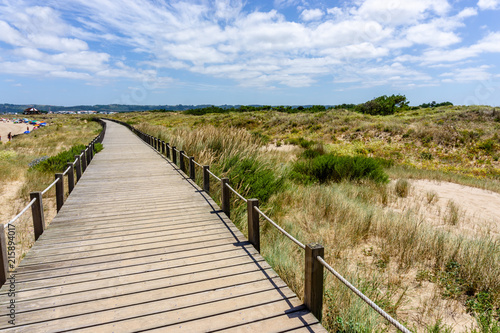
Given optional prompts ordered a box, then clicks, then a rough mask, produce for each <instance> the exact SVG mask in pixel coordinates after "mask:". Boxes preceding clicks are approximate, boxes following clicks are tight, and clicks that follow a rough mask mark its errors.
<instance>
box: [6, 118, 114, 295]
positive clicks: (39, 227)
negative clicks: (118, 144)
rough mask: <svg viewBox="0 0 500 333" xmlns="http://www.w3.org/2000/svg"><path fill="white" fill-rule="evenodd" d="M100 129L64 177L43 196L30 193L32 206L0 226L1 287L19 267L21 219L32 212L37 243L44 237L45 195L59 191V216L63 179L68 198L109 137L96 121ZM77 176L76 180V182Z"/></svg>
mask: <svg viewBox="0 0 500 333" xmlns="http://www.w3.org/2000/svg"><path fill="white" fill-rule="evenodd" d="M97 121H98V122H99V123H100V124H101V126H102V131H101V132H100V133H99V134H98V135H97V136H96V137H95V138H94V139H93V140H92V141H91V142H90V143H89V144H88V145H87V146H86V147H85V149H84V150H82V152H81V153H80V155H75V160H74V161H73V162H68V164H67V168H66V170H64V172H63V173H56V174H55V180H54V181H53V182H52V184H50V185H49V186H47V188H45V190H43V191H41V192H31V193H30V202H29V203H28V204H27V205H26V207H24V208H23V209H22V210H21V212H20V213H19V214H17V215H16V216H15V217H14V218H13V219H12V220H10V221H9V222H8V223H6V224H3V223H0V252H1V254H0V286H2V285H3V284H4V283H5V281H6V280H7V279H8V278H9V275H10V273H12V270H13V269H14V268H15V267H16V256H15V251H14V249H15V239H14V238H15V236H14V235H15V226H14V222H16V221H17V220H18V219H19V218H20V217H21V216H23V215H24V213H26V212H27V211H28V210H29V209H30V208H31V214H32V218H33V230H34V233H35V241H36V240H37V239H38V238H39V237H40V236H41V235H42V233H43V231H44V230H45V228H46V225H45V215H44V212H43V195H44V194H45V193H47V192H48V191H49V190H50V189H51V188H52V187H54V186H55V189H56V207H57V212H59V210H61V208H62V206H63V204H64V176H67V181H68V194H70V193H71V192H72V191H73V189H74V187H75V184H76V182H78V181H79V180H80V178H81V177H82V173H83V172H85V170H86V169H87V166H88V165H89V164H90V162H91V161H92V159H93V158H94V145H95V144H96V143H97V142H99V143H102V140H103V139H104V135H105V134H106V123H105V122H104V121H102V120H100V119H98V120H97ZM75 173H76V180H75ZM6 228H7V237H6V236H5V229H6Z"/></svg>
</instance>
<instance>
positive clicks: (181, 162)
mask: <svg viewBox="0 0 500 333" xmlns="http://www.w3.org/2000/svg"><path fill="white" fill-rule="evenodd" d="M179 168H180V169H181V170H182V172H184V173H186V164H185V163H184V150H181V151H180V152H179Z"/></svg>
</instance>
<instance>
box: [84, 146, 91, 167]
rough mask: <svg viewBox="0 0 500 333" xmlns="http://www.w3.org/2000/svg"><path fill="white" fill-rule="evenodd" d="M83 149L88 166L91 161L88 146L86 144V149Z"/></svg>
mask: <svg viewBox="0 0 500 333" xmlns="http://www.w3.org/2000/svg"><path fill="white" fill-rule="evenodd" d="M85 151H86V153H87V166H89V164H90V161H91V159H90V147H89V146H87V149H86V150H85Z"/></svg>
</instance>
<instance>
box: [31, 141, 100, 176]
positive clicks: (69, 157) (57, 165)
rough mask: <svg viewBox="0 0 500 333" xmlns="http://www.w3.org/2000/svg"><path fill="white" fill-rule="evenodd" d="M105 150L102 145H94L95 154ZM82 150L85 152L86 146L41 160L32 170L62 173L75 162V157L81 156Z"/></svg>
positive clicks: (72, 148)
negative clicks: (68, 165)
mask: <svg viewBox="0 0 500 333" xmlns="http://www.w3.org/2000/svg"><path fill="white" fill-rule="evenodd" d="M102 149H103V146H102V144H100V143H96V144H95V145H94V153H98V152H100V151H101V150H102ZM82 150H85V146H84V145H76V146H73V147H71V149H69V150H66V151H62V152H60V153H59V154H57V155H55V156H51V157H49V158H47V159H44V160H41V161H39V162H38V163H35V164H34V165H33V166H31V167H30V170H37V171H42V172H62V171H64V170H65V169H66V168H67V163H68V162H73V161H74V160H75V155H79V154H80V153H81V152H82Z"/></svg>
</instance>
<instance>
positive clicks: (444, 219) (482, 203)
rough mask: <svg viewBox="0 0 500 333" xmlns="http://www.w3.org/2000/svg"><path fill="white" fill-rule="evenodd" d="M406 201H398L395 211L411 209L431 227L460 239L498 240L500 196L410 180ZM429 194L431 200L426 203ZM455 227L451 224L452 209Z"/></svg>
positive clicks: (465, 188)
mask: <svg viewBox="0 0 500 333" xmlns="http://www.w3.org/2000/svg"><path fill="white" fill-rule="evenodd" d="M410 183H411V190H410V195H409V196H408V197H407V198H400V199H399V201H398V203H397V204H396V207H393V208H398V209H397V210H403V211H404V210H405V209H414V210H417V211H418V212H419V214H420V216H422V217H424V219H425V220H426V221H428V222H430V223H431V224H433V225H434V226H436V227H438V228H442V229H447V230H449V231H453V232H456V233H460V234H463V235H470V236H472V235H491V236H500V194H499V193H495V192H491V191H487V190H482V189H479V188H475V187H470V186H464V185H459V184H455V183H449V182H437V181H430V180H422V179H420V180H410ZM431 193H435V197H434V199H432V201H431V202H429V199H430V197H431ZM451 205H453V206H454V207H455V208H456V213H457V219H456V221H457V223H456V224H454V225H451V224H450V216H451V214H452V213H451V212H452V210H451V208H450V206H451Z"/></svg>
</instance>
